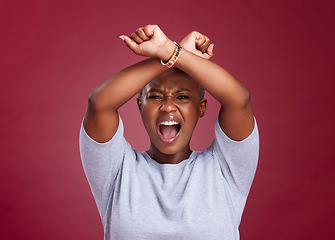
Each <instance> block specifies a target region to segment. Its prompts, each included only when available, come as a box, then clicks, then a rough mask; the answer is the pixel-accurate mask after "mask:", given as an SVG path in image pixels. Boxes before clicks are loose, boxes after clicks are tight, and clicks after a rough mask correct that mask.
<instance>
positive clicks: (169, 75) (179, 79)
mask: <svg viewBox="0 0 335 240" xmlns="http://www.w3.org/2000/svg"><path fill="white" fill-rule="evenodd" d="M155 89H159V90H160V91H164V92H170V91H171V92H174V91H178V90H185V89H187V90H189V91H191V92H198V91H199V89H200V88H199V85H198V83H197V82H195V81H194V80H193V79H192V78H191V77H190V76H188V75H187V74H186V73H184V72H182V71H180V70H175V69H173V70H167V71H165V72H164V73H162V74H160V75H158V76H157V77H156V78H155V79H153V80H152V81H151V82H150V83H148V84H147V85H146V86H145V87H144V88H143V90H144V91H145V92H149V91H153V90H155Z"/></svg>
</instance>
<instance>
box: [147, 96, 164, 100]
mask: <svg viewBox="0 0 335 240" xmlns="http://www.w3.org/2000/svg"><path fill="white" fill-rule="evenodd" d="M148 98H149V99H153V100H155V99H161V97H160V96H159V95H151V96H148Z"/></svg>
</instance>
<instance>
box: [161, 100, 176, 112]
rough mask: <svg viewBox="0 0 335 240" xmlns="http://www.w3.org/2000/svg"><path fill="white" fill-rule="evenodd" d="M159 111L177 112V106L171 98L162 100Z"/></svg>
mask: <svg viewBox="0 0 335 240" xmlns="http://www.w3.org/2000/svg"><path fill="white" fill-rule="evenodd" d="M160 110H161V111H164V112H175V111H176V110H177V106H176V104H175V102H174V101H173V99H172V97H166V98H164V100H163V101H162V104H161V107H160Z"/></svg>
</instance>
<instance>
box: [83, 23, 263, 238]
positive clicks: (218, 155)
mask: <svg viewBox="0 0 335 240" xmlns="http://www.w3.org/2000/svg"><path fill="white" fill-rule="evenodd" d="M120 38H121V39H122V40H123V41H124V42H125V43H126V45H127V46H128V47H129V48H130V49H131V50H132V51H133V52H134V53H135V54H138V55H141V56H146V57H149V58H148V59H147V60H144V61H142V62H139V63H137V64H135V65H132V66H130V67H128V68H126V69H123V70H122V71H120V72H118V73H116V74H115V75H113V76H112V77H111V78H110V79H108V80H107V81H105V82H104V83H103V84H101V85H100V86H98V87H97V88H96V89H95V90H94V91H93V92H92V94H91V95H90V97H89V103H88V107H87V111H86V115H85V118H84V121H83V126H82V128H81V133H80V149H81V156H82V161H83V166H84V169H85V173H86V175H87V178H88V181H89V183H90V186H91V189H92V192H93V195H94V197H95V200H96V203H97V206H98V209H99V213H100V216H101V219H102V223H103V225H104V235H105V239H192V240H194V239H211V240H212V239H229V240H231V239H239V232H238V227H239V223H240V218H241V215H242V212H243V208H244V205H245V202H246V199H247V195H248V192H249V189H250V186H251V183H252V180H253V177H254V174H255V170H256V165H257V160H258V131H257V125H256V124H255V121H254V117H253V114H252V109H251V103H250V96H249V92H248V91H247V90H246V88H245V87H244V86H243V85H242V84H241V83H240V82H239V81H237V80H236V79H235V78H234V77H233V76H231V75H230V74H229V73H228V72H227V71H225V70H224V69H223V68H221V67H220V66H218V65H216V64H215V63H213V62H211V61H209V60H208V59H210V58H211V57H212V56H213V47H214V45H213V44H211V42H210V40H209V38H208V37H206V36H205V35H203V34H201V33H199V32H192V33H190V34H189V35H187V36H186V37H185V38H184V39H183V40H182V42H181V43H180V45H179V44H176V43H174V42H172V41H171V40H170V39H169V38H168V37H167V36H166V35H165V34H164V33H163V32H162V31H161V29H160V28H159V27H158V26H156V25H147V26H145V27H141V28H138V29H137V30H136V32H134V33H133V34H132V35H131V36H130V37H128V36H125V35H122V36H120ZM202 88H204V89H206V90H207V91H208V92H209V93H210V94H212V95H213V96H214V97H215V98H216V99H217V100H218V101H219V102H220V103H221V109H220V112H219V116H218V119H217V121H216V125H215V139H214V141H213V143H212V145H211V146H210V147H209V148H207V149H206V150H205V151H204V152H196V151H192V150H191V149H190V140H191V136H192V133H193V130H194V128H195V126H196V124H197V121H198V119H199V118H200V117H202V116H203V115H204V114H205V111H206V105H207V101H206V99H205V98H204V96H203V90H202ZM137 93H139V95H138V101H137V102H138V107H139V110H140V114H141V116H142V120H143V124H144V126H145V128H146V131H147V133H148V135H149V137H150V141H151V145H150V149H149V150H148V151H146V152H138V151H136V150H134V149H132V148H131V146H130V145H129V144H128V143H127V142H126V140H125V139H124V137H123V124H122V121H121V118H120V116H119V115H118V109H119V108H120V107H121V106H122V105H123V104H125V103H126V102H127V101H128V100H129V99H131V98H132V97H133V96H134V95H136V94H137Z"/></svg>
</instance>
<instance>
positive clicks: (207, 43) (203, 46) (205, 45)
mask: <svg viewBox="0 0 335 240" xmlns="http://www.w3.org/2000/svg"><path fill="white" fill-rule="evenodd" d="M202 37H203V40H202V41H201V43H199V44H197V47H198V49H199V50H200V51H201V52H203V53H204V52H206V50H207V48H208V47H209V46H210V44H211V40H210V39H209V38H208V37H207V36H205V35H202Z"/></svg>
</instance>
